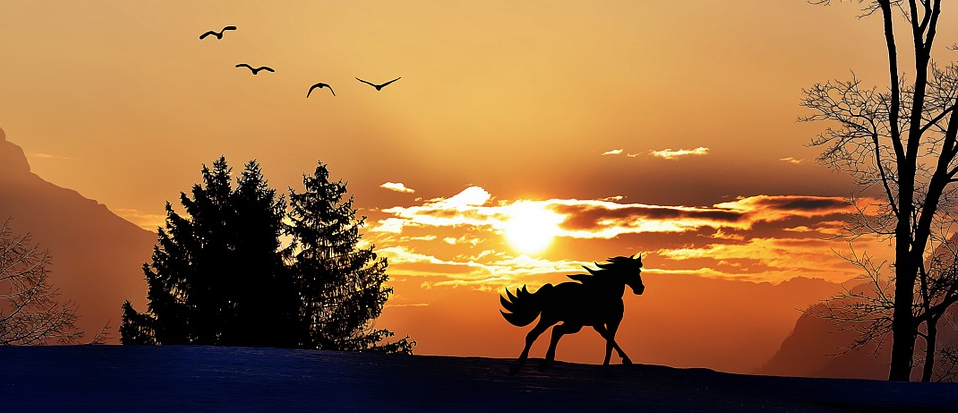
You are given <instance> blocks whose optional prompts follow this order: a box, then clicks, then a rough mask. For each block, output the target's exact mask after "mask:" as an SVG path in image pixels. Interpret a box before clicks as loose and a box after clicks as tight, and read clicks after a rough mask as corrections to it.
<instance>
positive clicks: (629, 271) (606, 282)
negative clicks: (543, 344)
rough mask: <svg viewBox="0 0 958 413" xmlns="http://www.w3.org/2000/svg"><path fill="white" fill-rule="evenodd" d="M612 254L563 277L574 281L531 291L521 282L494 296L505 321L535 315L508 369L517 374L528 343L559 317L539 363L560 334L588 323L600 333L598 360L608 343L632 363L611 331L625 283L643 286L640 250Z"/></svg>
mask: <svg viewBox="0 0 958 413" xmlns="http://www.w3.org/2000/svg"><path fill="white" fill-rule="evenodd" d="M633 257H634V255H633V256H632V257H621V256H620V257H613V258H609V260H608V261H609V262H608V263H606V264H598V263H597V264H596V266H597V267H599V269H596V270H593V269H591V268H589V267H586V266H583V267H582V268H585V269H586V270H587V271H589V274H574V275H569V276H568V277H569V278H571V279H573V280H575V281H578V282H568V281H567V282H564V283H560V284H558V285H552V284H546V285H543V286H542V288H539V290H538V291H536V292H535V293H530V292H529V291H528V290H526V287H525V286H522V289H516V293H515V295H513V294H512V293H511V292H509V290H508V289H506V295H507V296H508V298H506V297H503V296H501V295H500V296H499V302H500V303H502V307H503V308H505V309H506V311H508V313H507V312H505V311H502V310H500V311H499V312H500V313H502V316H503V317H505V319H506V321H508V322H509V323H511V324H512V325H515V326H518V327H523V326H527V325H529V324H530V323H532V322H533V321H535V319H536V317H539V323H538V324H536V326H535V327H533V328H532V330H531V331H529V333H528V334H527V335H526V346H525V347H524V348H523V349H522V354H520V355H519V360H518V362H517V363H516V365H514V366H513V367H512V368H511V369H510V371H509V374H516V373H518V372H519V369H521V368H522V365H523V364H525V362H526V359H527V358H528V357H529V348H530V347H532V343H534V342H535V341H536V339H537V338H539V335H541V334H542V333H544V332H545V331H546V330H548V329H549V327H552V326H553V325H555V324H556V323H559V322H562V324H559V325H557V326H555V327H554V328H553V329H552V340H551V341H550V342H549V350H548V351H547V352H546V359H545V361H544V363H543V367H548V365H549V364H551V363H552V361H553V360H554V359H555V354H556V345H557V344H558V343H559V339H560V338H562V336H563V335H565V334H573V333H577V332H578V331H579V330H580V329H582V327H583V326H592V328H594V329H595V331H596V332H598V333H599V335H601V336H602V338H604V339H605V343H606V344H605V361H603V363H602V365H603V366H608V365H609V359H610V358H611V357H612V349H615V351H616V352H617V353H618V354H619V357H621V358H622V364H632V360H630V359H629V356H626V355H625V352H624V351H622V348H621V347H619V345H618V344H617V343H616V342H615V332H616V330H618V328H619V322H621V321H622V315H623V313H624V312H625V307H624V305H623V303H622V294H624V293H625V286H626V285H628V286H629V287H631V288H632V292H634V293H635V294H636V295H640V294H642V293H643V292H644V291H645V286H644V285H642V277H641V275H640V274H641V272H642V255H641V254H640V255H639V257H638V258H633Z"/></svg>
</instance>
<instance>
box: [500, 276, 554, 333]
mask: <svg viewBox="0 0 958 413" xmlns="http://www.w3.org/2000/svg"><path fill="white" fill-rule="evenodd" d="M550 290H552V284H546V285H543V286H542V288H539V290H538V291H536V292H535V293H530V292H529V291H528V290H526V286H522V288H521V289H519V288H517V289H516V294H515V295H513V294H512V293H511V292H509V289H508V288H507V289H506V295H507V296H509V298H506V297H503V296H501V295H500V296H499V303H501V304H502V308H505V309H506V311H508V313H507V312H505V311H502V310H499V312H500V313H502V317H504V318H505V319H506V321H508V322H509V323H510V324H512V325H514V326H517V327H523V326H526V325H529V323H531V322H533V321H535V319H536V317H538V316H539V313H541V312H542V304H541V303H540V301H541V300H542V297H543V296H544V295H545V294H547V293H548V291H550Z"/></svg>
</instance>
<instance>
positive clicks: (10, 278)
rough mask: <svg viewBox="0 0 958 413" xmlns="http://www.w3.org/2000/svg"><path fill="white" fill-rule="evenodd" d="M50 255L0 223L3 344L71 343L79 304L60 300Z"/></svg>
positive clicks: (79, 333) (0, 333)
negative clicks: (58, 299) (50, 267)
mask: <svg viewBox="0 0 958 413" xmlns="http://www.w3.org/2000/svg"><path fill="white" fill-rule="evenodd" d="M50 260H51V256H50V253H49V252H47V251H41V250H40V249H39V247H37V246H36V245H32V244H31V242H30V236H29V235H18V234H15V233H14V232H13V230H11V228H10V220H9V219H7V220H6V221H4V222H3V224H0V345H34V344H54V343H56V344H72V343H75V342H76V341H77V340H78V339H79V338H80V337H82V335H83V332H82V331H80V330H78V329H77V328H76V327H75V326H74V322H75V321H76V318H77V314H76V305H75V304H73V303H67V304H60V303H59V302H58V301H57V295H58V294H57V290H56V289H55V288H53V286H52V284H51V282H50V273H49V271H48V270H47V266H48V265H49V264H50Z"/></svg>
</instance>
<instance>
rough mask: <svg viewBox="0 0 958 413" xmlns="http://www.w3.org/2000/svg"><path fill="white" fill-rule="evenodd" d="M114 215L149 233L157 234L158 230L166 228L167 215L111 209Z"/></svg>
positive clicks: (130, 209) (128, 209) (127, 209)
mask: <svg viewBox="0 0 958 413" xmlns="http://www.w3.org/2000/svg"><path fill="white" fill-rule="evenodd" d="M110 210H111V211H113V213H114V214H117V215H119V216H120V218H123V219H125V220H127V221H130V222H132V223H133V224H135V225H136V226H138V227H140V228H143V229H145V230H147V231H151V232H156V229H157V228H161V227H164V226H166V214H151V213H149V212H143V211H140V210H138V209H132V208H110Z"/></svg>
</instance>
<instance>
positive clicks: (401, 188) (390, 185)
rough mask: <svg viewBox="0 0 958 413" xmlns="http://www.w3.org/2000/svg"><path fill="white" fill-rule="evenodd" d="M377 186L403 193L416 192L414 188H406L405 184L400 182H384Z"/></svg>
mask: <svg viewBox="0 0 958 413" xmlns="http://www.w3.org/2000/svg"><path fill="white" fill-rule="evenodd" d="M379 187H380V188H386V189H388V190H390V191H396V192H404V193H407V194H411V193H414V192H416V190H415V189H412V188H407V187H406V185H403V184H402V183H401V182H386V183H384V184H382V185H379Z"/></svg>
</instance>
